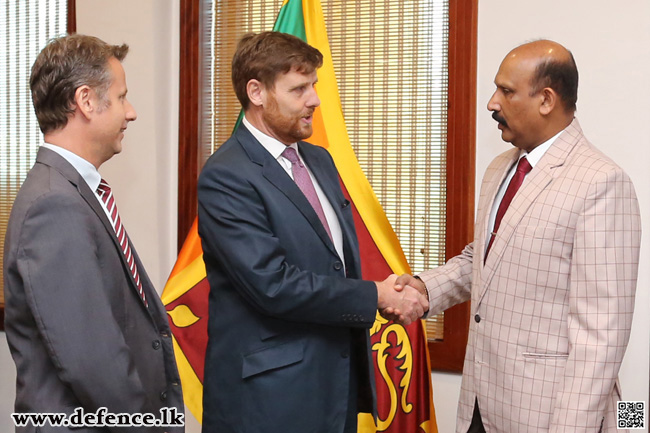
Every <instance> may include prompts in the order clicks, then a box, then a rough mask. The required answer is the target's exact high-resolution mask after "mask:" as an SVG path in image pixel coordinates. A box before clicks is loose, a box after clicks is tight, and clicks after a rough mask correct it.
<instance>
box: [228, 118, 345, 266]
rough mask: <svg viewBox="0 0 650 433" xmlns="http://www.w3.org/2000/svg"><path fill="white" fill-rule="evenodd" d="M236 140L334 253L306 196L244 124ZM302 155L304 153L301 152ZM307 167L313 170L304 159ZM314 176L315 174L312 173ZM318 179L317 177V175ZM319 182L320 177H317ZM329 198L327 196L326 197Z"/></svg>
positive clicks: (329, 240) (334, 251) (328, 238)
mask: <svg viewBox="0 0 650 433" xmlns="http://www.w3.org/2000/svg"><path fill="white" fill-rule="evenodd" d="M235 136H236V137H237V140H238V141H239V143H240V144H241V145H242V147H243V148H244V150H245V151H246V153H247V154H248V156H249V157H250V159H251V161H253V162H254V163H256V164H259V165H261V166H262V175H263V176H264V177H265V178H266V179H267V180H268V181H269V182H271V183H272V184H273V185H274V186H275V187H276V188H278V189H279V190H280V191H281V192H282V193H283V194H284V195H285V196H287V198H288V199H289V200H290V201H291V202H292V203H293V205H294V206H295V207H296V208H297V209H298V211H299V212H300V213H301V214H302V215H303V216H304V217H305V218H306V219H307V221H308V222H309V224H310V225H311V226H312V228H313V229H314V231H315V232H316V234H318V236H319V237H320V238H321V240H322V241H323V243H324V244H325V245H326V246H327V247H328V248H329V249H330V250H331V251H332V252H333V253H335V254H336V249H335V248H334V244H333V243H332V240H331V239H330V237H329V235H328V234H327V231H325V227H323V223H321V221H320V219H319V218H318V215H317V214H316V211H314V208H313V207H312V206H311V204H310V203H309V201H308V200H307V197H305V195H304V194H303V193H302V191H301V190H300V188H298V185H296V182H294V181H293V180H292V179H291V177H289V175H288V174H287V173H286V172H285V171H284V169H283V168H282V167H281V166H280V164H279V163H278V161H276V160H275V159H274V158H273V157H272V156H271V154H270V153H269V152H267V151H266V149H264V147H263V146H262V145H261V144H260V143H259V142H258V141H257V139H256V138H255V137H254V136H253V134H251V133H250V131H248V129H247V128H246V127H245V126H240V127H239V128H238V129H237V131H236V132H235ZM303 157H304V154H303ZM305 161H306V162H307V165H308V166H309V169H310V170H312V173H313V172H314V171H313V170H314V168H312V166H311V165H309V162H308V161H307V159H306V160H305ZM316 165H317V164H316ZM314 176H316V174H314ZM317 179H318V177H317ZM319 182H320V179H319ZM328 198H329V197H328Z"/></svg>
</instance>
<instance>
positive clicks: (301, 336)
mask: <svg viewBox="0 0 650 433" xmlns="http://www.w3.org/2000/svg"><path fill="white" fill-rule="evenodd" d="M298 148H299V151H300V153H301V155H302V157H303V158H304V160H305V162H306V164H307V165H308V166H309V168H310V169H311V171H312V173H313V174H314V176H315V177H316V179H317V180H318V183H319V185H320V186H321V188H322V189H323V191H324V192H325V194H326V196H327V198H328V200H329V202H330V203H331V204H332V207H333V208H334V211H335V212H336V215H337V217H338V220H339V223H340V225H341V230H342V232H343V239H344V256H345V262H343V260H342V259H341V258H340V257H339V256H338V254H337V253H336V250H335V248H334V245H333V244H332V241H331V240H330V238H329V237H328V235H327V232H326V231H325V229H324V228H323V225H322V223H321V222H320V220H319V219H318V216H317V215H316V212H314V210H313V208H312V207H311V205H310V204H309V202H308V201H307V199H306V198H305V196H304V195H303V193H302V192H301V191H300V189H299V188H298V186H297V185H296V183H295V182H294V181H293V180H291V178H290V177H289V176H288V175H287V173H286V172H285V171H284V169H283V168H282V167H281V166H280V164H278V162H277V161H276V160H275V159H274V158H273V157H272V156H271V154H270V153H269V152H267V151H266V150H265V149H264V148H263V147H262V145H261V144H260V143H259V142H258V141H257V140H256V139H255V138H254V137H253V136H252V134H251V133H250V132H249V131H248V130H247V129H246V127H244V126H240V127H239V129H238V130H237V131H236V132H235V134H234V135H233V136H232V137H231V138H230V140H228V141H227V142H226V143H225V144H223V145H222V146H221V147H220V148H219V150H218V151H217V152H216V153H215V154H214V155H213V156H212V157H211V158H210V159H209V160H208V162H207V163H206V165H205V168H204V169H203V172H202V173H201V176H200V178H199V235H200V236H201V241H202V245H203V251H204V255H203V259H204V260H205V264H206V269H207V276H208V281H209V282H210V314H209V325H208V333H209V342H208V348H207V354H206V361H205V380H204V394H203V432H204V433H226V432H228V433H234V432H238V433H244V432H245V433H256V432H260V433H261V432H264V433H276V432H277V433H293V432H295V433H308V432H311V433H334V432H341V431H343V425H344V423H345V415H346V411H347V410H348V407H347V404H348V392H349V388H350V386H354V385H355V384H357V385H359V389H360V399H359V400H360V407H359V410H361V411H363V412H374V406H375V404H374V377H373V374H372V373H373V369H372V366H371V354H370V341H369V335H368V329H369V328H370V327H371V326H372V324H373V323H374V320H375V314H376V311H377V289H376V287H375V284H374V283H372V282H368V281H361V280H358V279H354V278H360V276H361V266H360V261H359V252H358V243H357V238H356V233H355V229H354V223H353V220H352V209H351V206H350V203H349V202H348V201H347V200H346V199H345V197H344V196H343V193H342V192H341V187H340V184H339V180H338V174H337V171H336V168H335V167H334V163H333V161H332V158H331V157H330V155H329V153H328V152H327V151H326V150H325V149H323V148H320V147H318V146H313V145H311V144H308V143H304V142H300V143H298ZM344 264H345V266H344ZM346 276H348V277H350V278H345V277H346ZM351 374H352V375H353V378H352V380H351Z"/></svg>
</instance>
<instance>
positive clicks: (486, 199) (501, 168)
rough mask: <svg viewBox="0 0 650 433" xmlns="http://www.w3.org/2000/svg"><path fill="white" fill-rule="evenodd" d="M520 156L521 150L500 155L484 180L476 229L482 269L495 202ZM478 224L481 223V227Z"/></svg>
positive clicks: (477, 248)
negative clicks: (509, 171)
mask: <svg viewBox="0 0 650 433" xmlns="http://www.w3.org/2000/svg"><path fill="white" fill-rule="evenodd" d="M518 155H519V150H517V149H512V150H510V151H508V152H506V153H505V154H502V155H500V156H499V157H498V159H497V161H496V162H495V167H494V168H491V169H490V170H489V171H488V172H486V173H485V176H484V179H483V186H482V189H481V196H480V199H479V206H478V213H477V215H476V221H477V227H476V229H477V231H478V233H477V234H476V240H477V241H476V250H477V251H479V252H480V254H479V255H477V257H478V258H479V259H480V262H481V268H482V269H483V260H484V257H485V248H486V246H487V242H488V240H489V239H488V237H487V233H488V224H489V223H490V213H491V212H492V207H493V206H494V200H495V199H496V195H497V192H498V191H499V187H500V186H501V184H502V183H503V181H504V180H505V178H506V175H507V174H508V170H509V169H510V167H511V166H512V164H514V162H515V161H516V160H517V157H518ZM478 223H480V227H479V224H478ZM493 247H494V246H493Z"/></svg>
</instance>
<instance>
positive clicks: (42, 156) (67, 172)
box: [36, 147, 153, 307]
mask: <svg viewBox="0 0 650 433" xmlns="http://www.w3.org/2000/svg"><path fill="white" fill-rule="evenodd" d="M36 162H39V163H42V164H45V165H47V166H49V167H52V168H53V169H55V170H56V171H58V172H59V173H61V175H62V176H63V177H65V178H66V179H67V180H68V181H69V182H70V183H71V184H73V185H74V186H75V187H76V188H77V191H78V192H79V195H81V197H82V198H83V199H84V200H85V202H86V203H87V204H88V206H90V208H91V209H92V210H93V212H95V214H96V215H97V217H98V218H99V219H100V221H101V222H102V224H103V225H104V228H105V229H106V231H107V233H108V235H109V236H110V237H111V240H112V241H113V245H114V246H115V248H116V249H117V251H118V254H119V256H120V260H121V261H122V266H123V267H124V272H125V274H126V275H127V278H129V280H130V282H131V287H132V288H133V290H134V291H135V292H136V294H137V296H138V298H139V299H140V302H141V303H142V306H143V307H144V302H143V301H142V298H141V297H140V294H139V293H138V287H137V284H136V282H135V279H134V278H133V275H132V273H131V272H130V271H129V264H128V263H127V261H126V257H124V253H123V252H122V248H121V246H120V242H119V240H118V239H117V235H116V234H115V229H113V225H112V224H111V222H110V221H109V219H108V217H107V216H106V212H104V209H103V208H102V205H101V204H99V200H98V198H97V196H96V195H95V193H94V192H93V191H91V190H90V187H89V186H88V184H87V183H86V181H85V180H84V179H83V178H82V177H81V175H80V174H79V172H77V170H75V168H74V167H73V166H72V165H71V164H70V163H68V161H66V160H65V158H63V157H62V156H60V155H59V154H58V153H56V152H54V151H52V150H50V149H47V148H44V147H41V148H40V149H39V151H38V154H37V156H36ZM129 242H130V239H129ZM131 251H132V252H133V254H134V257H135V259H136V266H138V272H139V273H140V279H141V283H142V286H143V288H144V286H145V285H147V284H146V282H147V281H149V280H148V278H147V277H146V274H145V273H144V269H143V266H142V263H140V261H139V259H138V258H137V255H136V254H135V248H134V247H133V244H131ZM146 296H149V297H151V296H153V295H151V294H150V293H146Z"/></svg>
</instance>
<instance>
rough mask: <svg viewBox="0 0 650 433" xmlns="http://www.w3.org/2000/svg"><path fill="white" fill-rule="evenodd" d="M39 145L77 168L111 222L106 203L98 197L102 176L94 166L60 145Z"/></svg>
mask: <svg viewBox="0 0 650 433" xmlns="http://www.w3.org/2000/svg"><path fill="white" fill-rule="evenodd" d="M41 147H44V148H46V149H50V150H51V151H53V152H56V153H58V154H59V155H61V157H62V158H63V159H65V160H66V161H68V162H69V163H70V165H72V166H73V167H74V169H75V170H77V172H78V173H79V174H80V175H81V177H82V178H83V180H84V181H86V184H88V187H89V188H90V190H91V191H92V192H93V193H94V194H95V197H97V201H98V202H99V204H100V205H101V207H102V209H104V213H105V214H106V216H107V217H108V220H109V221H111V222H112V221H113V220H112V219H111V215H110V213H109V212H108V209H106V205H105V204H104V202H103V201H102V199H101V198H100V197H99V194H97V187H99V183H100V182H101V180H102V176H101V175H100V174H99V172H98V171H97V169H96V168H95V166H94V165H92V164H91V163H90V162H88V161H86V160H85V159H83V158H82V157H80V156H79V155H77V154H76V153H73V152H70V151H69V150H67V149H64V148H62V147H61V146H57V145H56V144H51V143H43V144H42V145H41Z"/></svg>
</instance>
